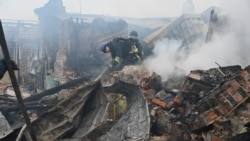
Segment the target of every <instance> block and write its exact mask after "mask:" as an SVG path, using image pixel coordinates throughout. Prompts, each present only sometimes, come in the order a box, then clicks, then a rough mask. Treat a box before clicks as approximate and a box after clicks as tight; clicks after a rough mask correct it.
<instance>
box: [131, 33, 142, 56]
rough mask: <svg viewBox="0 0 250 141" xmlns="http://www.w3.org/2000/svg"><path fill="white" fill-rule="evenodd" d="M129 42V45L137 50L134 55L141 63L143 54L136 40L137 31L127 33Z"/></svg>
mask: <svg viewBox="0 0 250 141" xmlns="http://www.w3.org/2000/svg"><path fill="white" fill-rule="evenodd" d="M128 40H129V42H130V44H131V45H134V46H135V47H136V48H137V52H135V53H136V55H138V56H139V57H138V59H140V61H142V59H143V55H144V52H143V47H142V45H141V43H140V41H139V39H138V33H137V31H134V30H133V31H131V32H130V33H129V38H128Z"/></svg>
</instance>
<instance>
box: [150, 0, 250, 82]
mask: <svg viewBox="0 0 250 141" xmlns="http://www.w3.org/2000/svg"><path fill="white" fill-rule="evenodd" d="M220 7H221V8H222V9H223V10H224V11H225V13H226V14H227V15H228V16H229V19H230V25H229V26H228V27H227V29H226V31H227V32H226V33H223V34H217V35H214V37H213V40H212V41H210V42H209V43H206V44H205V43H204V45H203V46H200V47H192V48H194V50H192V51H191V52H190V53H189V54H188V56H185V59H183V60H179V59H178V58H180V57H179V55H181V53H180V52H178V51H177V50H176V49H177V48H178V44H176V43H173V42H167V43H166V40H163V41H159V42H158V43H157V44H156V45H155V48H154V56H153V57H151V58H150V59H148V60H145V65H146V66H147V67H148V69H149V70H151V71H154V72H156V73H158V74H160V75H161V76H162V77H163V79H167V78H168V77H169V75H171V74H172V73H173V72H174V71H175V69H174V68H175V67H176V66H177V67H179V68H181V69H183V70H185V72H186V73H189V72H190V71H191V70H195V69H209V68H214V67H218V66H217V65H216V64H215V62H217V63H219V64H220V65H221V66H230V65H241V66H242V68H244V67H246V66H248V65H250V55H249V52H250V26H249V25H250V19H249V16H248V13H250V1H249V0H240V1H237V0H222V1H221V6H220ZM174 48H176V49H174ZM173 56H174V57H173Z"/></svg>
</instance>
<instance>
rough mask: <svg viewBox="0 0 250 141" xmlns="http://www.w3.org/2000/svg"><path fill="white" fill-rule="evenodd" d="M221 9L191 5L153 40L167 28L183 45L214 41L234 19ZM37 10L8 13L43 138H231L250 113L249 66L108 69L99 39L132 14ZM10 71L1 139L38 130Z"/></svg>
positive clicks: (122, 30) (53, 3)
mask: <svg viewBox="0 0 250 141" xmlns="http://www.w3.org/2000/svg"><path fill="white" fill-rule="evenodd" d="M214 9H215V8H214ZM216 12H218V10H212V9H209V10H208V11H205V12H204V13H202V14H197V15H183V16H181V17H179V18H177V19H175V20H173V22H171V23H170V24H169V23H168V24H167V25H165V26H163V27H162V28H156V29H152V30H151V31H152V32H151V33H150V34H148V35H147V36H146V37H145V38H144V39H143V43H144V44H145V45H147V47H148V49H149V50H151V49H152V48H154V45H155V43H156V42H157V41H159V40H162V39H165V38H168V39H172V40H180V41H181V43H182V44H181V46H180V49H181V48H183V49H187V48H191V47H192V45H193V43H197V41H198V44H203V43H205V42H209V41H210V40H211V39H212V36H213V34H214V33H215V32H223V31H218V26H223V24H224V23H225V21H226V18H225V16H224V15H223V16H221V15H219V14H216ZM35 13H36V14H37V15H38V17H39V24H38V23H35V22H30V21H9V20H5V21H4V25H3V26H4V29H5V33H6V37H7V38H6V39H7V42H8V46H9V49H10V51H11V57H12V58H13V59H14V60H16V61H17V62H18V65H19V66H20V71H18V74H17V75H18V80H19V83H20V87H21V88H22V94H23V97H24V102H25V106H26V107H27V110H28V113H29V116H30V119H31V121H32V126H33V127H34V128H35V131H34V132H35V135H36V137H37V139H38V140H41V141H43V140H44V141H47V140H62V141H69V140H75V141H80V140H90V141H92V140H93V141H95V140H100V141H118V140H128V141H136V140H141V141H142V140H152V141H177V140H180V141H202V140H205V141H224V140H227V139H229V138H230V137H232V136H234V135H236V134H237V133H242V132H239V131H240V130H241V129H242V128H243V127H244V125H246V123H247V122H248V121H249V118H250V117H249V115H250V114H249V96H250V94H249V86H250V67H249V66H247V67H245V68H241V66H238V65H235V66H223V67H221V66H219V67H218V68H211V69H209V70H192V71H191V72H190V73H189V74H188V75H186V74H184V73H181V76H179V75H174V74H173V76H172V77H171V79H168V80H167V81H163V80H162V79H161V76H160V75H158V74H157V73H155V72H153V73H152V74H150V72H149V71H148V70H147V69H146V68H145V66H143V64H141V65H136V66H126V67H125V68H124V69H123V70H121V71H118V72H111V73H109V74H105V73H103V72H102V70H105V67H106V66H107V64H105V63H106V62H107V61H110V58H109V57H108V56H105V55H103V54H102V53H101V52H100V51H99V44H100V43H102V42H105V41H109V40H111V39H112V38H114V37H126V36H127V35H128V22H126V21H125V20H122V19H113V18H110V17H102V16H100V15H95V16H91V15H77V14H69V13H66V11H65V8H64V6H63V4H62V1H61V0H50V1H49V2H48V3H47V4H46V5H44V6H43V7H41V8H38V9H35ZM86 17H88V18H86ZM171 20H172V19H171ZM219 29H220V28H219ZM187 51H188V49H187ZM187 53H188V52H187ZM180 72H181V70H180ZM99 74H102V75H103V76H102V77H100V75H99ZM104 74H105V76H104ZM98 75H99V76H98ZM5 77H6V78H4V80H1V86H2V88H1V90H2V94H1V95H0V102H1V107H0V111H1V112H0V123H1V124H0V126H1V127H3V128H1V130H0V133H1V134H0V135H1V136H0V139H1V140H18V141H22V140H32V139H31V137H30V135H29V132H28V129H27V127H26V126H25V123H24V121H23V119H22V115H21V113H20V111H19V108H18V103H17V101H16V99H15V97H13V95H12V96H11V94H10V93H11V92H12V93H13V90H12V88H11V86H10V85H9V84H8V82H5V80H6V81H7V80H8V78H7V77H8V76H5ZM4 82H5V83H4ZM20 117H21V118H20ZM243 129H244V128H243ZM244 133H245V132H244Z"/></svg>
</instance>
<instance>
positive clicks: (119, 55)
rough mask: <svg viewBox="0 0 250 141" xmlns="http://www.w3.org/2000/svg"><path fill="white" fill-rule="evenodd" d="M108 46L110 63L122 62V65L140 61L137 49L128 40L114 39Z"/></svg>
mask: <svg viewBox="0 0 250 141" xmlns="http://www.w3.org/2000/svg"><path fill="white" fill-rule="evenodd" d="M108 46H109V47H110V52H111V57H112V61H116V62H117V64H119V63H120V62H121V61H122V60H123V63H124V65H128V64H135V63H137V62H138V60H139V59H140V56H139V55H138V49H137V48H136V46H135V45H134V42H132V40H130V39H125V38H114V39H113V40H112V41H111V42H109V43H108Z"/></svg>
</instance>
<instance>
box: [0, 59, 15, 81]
mask: <svg viewBox="0 0 250 141" xmlns="http://www.w3.org/2000/svg"><path fill="white" fill-rule="evenodd" d="M10 62H11V65H12V68H13V70H19V68H18V67H17V64H16V63H15V62H14V61H12V60H11V61H10ZM6 71H7V64H6V62H5V60H4V59H1V60H0V79H2V78H3V76H4V74H5V72H6Z"/></svg>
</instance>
